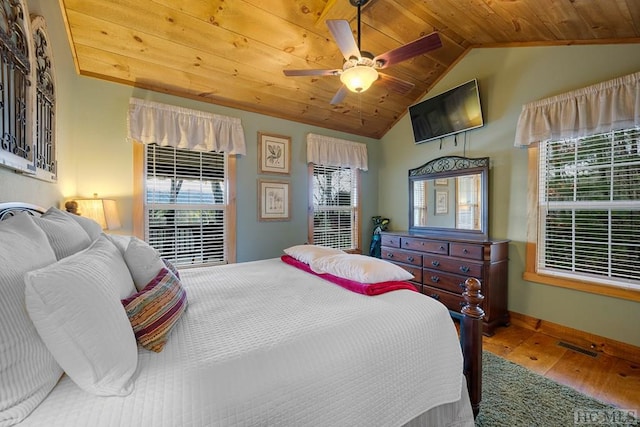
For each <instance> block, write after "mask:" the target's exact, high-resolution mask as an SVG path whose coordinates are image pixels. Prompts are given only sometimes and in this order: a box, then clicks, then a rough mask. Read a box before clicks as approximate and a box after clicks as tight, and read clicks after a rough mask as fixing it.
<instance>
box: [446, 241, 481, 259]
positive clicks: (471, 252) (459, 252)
mask: <svg viewBox="0 0 640 427" xmlns="http://www.w3.org/2000/svg"><path fill="white" fill-rule="evenodd" d="M450 254H451V256H459V257H461V258H469V259H479V260H482V259H484V247H483V246H482V245H473V244H469V243H451V247H450Z"/></svg>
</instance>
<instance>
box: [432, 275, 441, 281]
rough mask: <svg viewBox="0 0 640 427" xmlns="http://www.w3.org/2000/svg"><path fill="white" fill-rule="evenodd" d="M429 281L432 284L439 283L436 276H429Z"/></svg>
mask: <svg viewBox="0 0 640 427" xmlns="http://www.w3.org/2000/svg"><path fill="white" fill-rule="evenodd" d="M431 281H432V282H433V283H438V282H439V281H440V278H439V277H438V276H431Z"/></svg>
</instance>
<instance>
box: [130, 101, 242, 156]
mask: <svg viewBox="0 0 640 427" xmlns="http://www.w3.org/2000/svg"><path fill="white" fill-rule="evenodd" d="M128 125H129V126H128V127H129V130H128V136H129V138H130V139H132V140H135V141H138V142H141V143H143V144H157V145H160V146H163V147H166V146H170V147H175V148H180V149H184V150H193V151H217V152H224V153H228V154H246V153H247V149H246V146H245V141H244V130H243V128H242V123H241V122H240V119H239V118H236V117H227V116H221V115H218V114H212V113H207V112H204V111H198V110H191V109H189V108H182V107H176V106H173V105H167V104H160V103H158V102H152V101H146V100H143V99H137V98H131V100H130V101H129V117H128Z"/></svg>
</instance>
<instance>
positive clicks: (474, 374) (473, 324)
mask: <svg viewBox="0 0 640 427" xmlns="http://www.w3.org/2000/svg"><path fill="white" fill-rule="evenodd" d="M464 284H465V285H466V289H465V291H464V293H463V294H462V296H463V297H464V301H465V306H464V307H462V310H461V312H462V320H461V323H462V324H461V328H460V329H461V335H462V353H463V354H464V368H463V369H464V375H465V377H466V378H467V388H468V389H469V399H470V400H471V408H472V409H473V416H474V417H475V416H476V415H478V412H479V411H480V400H481V399H482V317H483V316H484V310H482V308H481V307H480V304H482V300H483V299H484V296H483V295H482V294H481V293H480V289H481V288H482V285H481V284H480V281H479V280H478V279H476V278H473V277H470V278H468V279H467V280H465V282H464Z"/></svg>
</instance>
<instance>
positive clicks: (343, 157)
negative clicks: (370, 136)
mask: <svg viewBox="0 0 640 427" xmlns="http://www.w3.org/2000/svg"><path fill="white" fill-rule="evenodd" d="M307 163H314V164H316V165H322V166H340V167H345V168H352V169H362V170H365V171H366V170H367V169H368V166H367V145H366V144H363V143H361V142H354V141H348V140H346V139H339V138H333V137H330V136H323V135H316V134H313V133H310V134H308V135H307Z"/></svg>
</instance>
